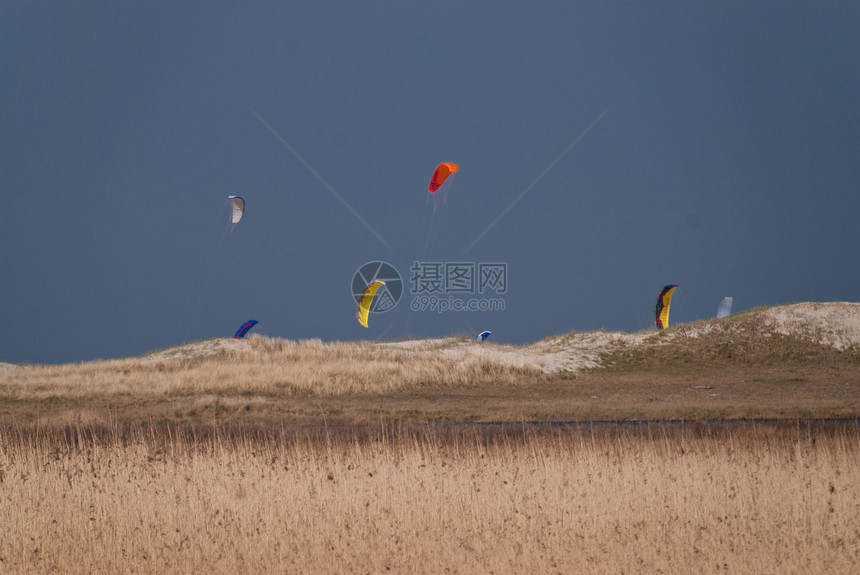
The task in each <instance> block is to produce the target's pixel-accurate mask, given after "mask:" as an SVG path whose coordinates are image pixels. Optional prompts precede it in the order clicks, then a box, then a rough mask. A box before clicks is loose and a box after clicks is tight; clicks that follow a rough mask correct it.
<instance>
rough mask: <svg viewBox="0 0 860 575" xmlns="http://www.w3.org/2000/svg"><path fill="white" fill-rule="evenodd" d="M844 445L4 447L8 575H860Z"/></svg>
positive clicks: (152, 436)
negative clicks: (369, 574)
mask: <svg viewBox="0 0 860 575" xmlns="http://www.w3.org/2000/svg"><path fill="white" fill-rule="evenodd" d="M858 486H860V428H858V427H857V426H856V425H851V426H845V425H823V424H819V425H814V426H806V425H800V424H794V425H766V426H765V425H745V424H736V425H733V426H722V427H712V426H711V427H708V426H654V425H652V426H647V427H622V428H618V427H596V428H595V427H579V428H549V427H529V426H526V427H517V426H509V427H487V426H483V427H481V426H479V427H475V426H472V427H451V426H447V427H441V426H435V427H423V426H409V425H400V426H375V427H373V426H364V427H346V428H341V427H335V428H324V427H319V428H313V429H291V428H276V427H260V426H256V427H241V426H231V427H175V426H154V427H150V426H131V427H114V428H99V427H94V428H87V427H69V428H50V429H40V430H39V429H37V430H34V429H32V428H27V429H21V428H18V429H12V428H7V429H5V430H3V431H0V525H2V528H0V529H2V537H0V571H4V572H9V573H24V572H26V573H56V572H61V573H132V572H136V573H140V572H144V573H151V572H169V573H195V574H196V573H272V572H278V573H359V572H361V573H365V572H372V573H378V572H384V571H389V570H390V571H392V572H399V573H442V572H451V573H523V572H530V573H659V572H665V573H721V572H741V573H857V572H858V570H859V569H860V522H858V517H860V487H858Z"/></svg>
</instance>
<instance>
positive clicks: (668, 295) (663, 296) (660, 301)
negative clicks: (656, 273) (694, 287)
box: [654, 285, 678, 329]
mask: <svg viewBox="0 0 860 575" xmlns="http://www.w3.org/2000/svg"><path fill="white" fill-rule="evenodd" d="M676 287H678V286H676V285H668V286H665V287H664V288H663V289H662V290H660V295H658V296H657V309H656V310H655V311H654V323H656V324H657V327H658V328H659V329H666V328H667V327H669V304H670V303H672V294H673V293H675V288H676Z"/></svg>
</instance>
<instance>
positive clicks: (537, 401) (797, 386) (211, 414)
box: [0, 304, 860, 425]
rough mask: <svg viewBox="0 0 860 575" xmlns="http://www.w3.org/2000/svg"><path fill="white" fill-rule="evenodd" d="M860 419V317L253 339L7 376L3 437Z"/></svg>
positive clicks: (826, 314)
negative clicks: (509, 334) (248, 427)
mask: <svg viewBox="0 0 860 575" xmlns="http://www.w3.org/2000/svg"><path fill="white" fill-rule="evenodd" d="M816 314H817V315H816ZM816 317H818V318H820V319H821V321H818V322H816V321H815V318H816ZM858 413H860V304H799V305H795V306H784V307H780V308H768V309H761V310H754V311H752V312H748V313H744V314H739V315H737V316H732V317H730V318H726V319H722V320H708V321H702V322H694V323H690V324H683V325H678V326H674V327H672V328H670V329H668V330H665V331H663V332H656V331H648V332H640V333H635V334H624V333H604V332H590V333H580V332H571V333H569V334H564V335H561V336H554V337H550V338H547V339H545V340H543V341H540V342H536V343H534V344H532V345H528V346H509V345H498V344H493V343H483V344H479V343H476V342H474V341H471V340H468V339H466V338H447V339H443V340H428V341H411V342H387V343H386V342H383V343H374V342H360V343H343V342H330V343H324V342H322V341H320V340H309V341H300V342H296V341H290V340H278V339H271V338H265V337H251V338H250V339H247V340H233V339H215V340H209V341H203V342H197V343H194V344H188V345H184V346H179V347H176V348H171V349H168V350H162V351H158V352H153V353H150V354H147V355H146V356H143V357H138V358H128V359H122V360H110V361H94V362H87V363H82V364H67V365H49V366H40V365H35V366H9V365H8V364H5V365H4V366H2V369H0V425H2V424H15V425H22V424H29V425H66V424H101V425H109V424H111V423H112V422H115V421H116V422H118V423H133V422H152V421H155V422H162V423H170V422H177V423H205V424H222V423H261V424H272V423H284V422H293V423H313V422H316V421H318V420H320V419H321V418H322V419H326V420H327V421H329V422H337V423H349V422H356V423H366V422H369V421H378V420H380V419H408V420H414V421H424V422H433V421H524V420H528V421H550V420H593V419H711V418H751V417H764V418H774V417H776V418H779V417H792V418H796V417H851V416H854V415H857V414H858Z"/></svg>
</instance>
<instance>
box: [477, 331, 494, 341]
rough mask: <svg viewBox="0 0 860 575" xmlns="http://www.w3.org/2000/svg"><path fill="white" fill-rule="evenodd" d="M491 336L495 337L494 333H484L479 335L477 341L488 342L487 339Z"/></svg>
mask: <svg viewBox="0 0 860 575" xmlns="http://www.w3.org/2000/svg"><path fill="white" fill-rule="evenodd" d="M491 335H493V332H491V331H482V332H481V333H479V334H478V337H476V338H475V341H486V339H487V338H488V337H490V336H491Z"/></svg>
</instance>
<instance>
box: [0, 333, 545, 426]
mask: <svg viewBox="0 0 860 575" xmlns="http://www.w3.org/2000/svg"><path fill="white" fill-rule="evenodd" d="M210 352H211V353H210ZM541 377H542V374H540V373H538V372H536V371H534V370H529V369H522V368H515V367H509V366H504V365H501V364H498V363H494V362H492V361H490V360H489V359H487V360H477V361H470V362H454V361H441V360H440V359H439V356H438V350H437V349H418V350H411V349H397V348H379V347H374V346H373V345H372V344H358V343H323V342H321V341H319V340H310V341H302V342H293V341H286V340H271V339H265V338H251V339H249V340H242V341H240V342H236V341H235V340H226V341H224V340H213V341H210V342H202V343H201V344H199V345H197V346H188V347H187V348H177V349H174V350H168V351H167V352H161V353H156V354H152V355H151V356H146V357H142V358H130V359H123V360H111V361H94V362H89V363H83V364H67V365H47V366H42V365H34V366H23V367H19V368H15V369H6V370H2V371H0V423H3V422H4V420H5V422H6V423H12V422H15V423H18V424H20V423H22V422H26V423H34V424H49V423H52V424H64V423H84V424H87V423H101V424H108V423H110V422H112V421H116V420H120V421H164V422H167V421H202V422H206V423H218V422H222V421H224V420H225V418H226V419H228V420H229V419H234V420H235V419H241V420H248V419H249V418H251V419H252V420H254V421H282V420H283V419H284V418H285V417H286V418H288V419H308V418H311V419H313V420H316V419H318V418H319V417H320V414H321V413H325V412H326V411H332V410H333V409H332V408H331V407H330V406H331V405H332V404H333V403H336V402H337V401H338V400H340V399H343V398H349V399H350V400H358V401H359V403H360V402H361V401H362V398H366V402H367V406H366V409H364V408H363V410H362V412H361V413H358V414H355V415H354V416H351V418H353V419H355V418H357V419H365V420H366V419H368V418H369V419H371V420H373V419H375V418H377V417H378V415H379V414H378V413H377V412H376V411H377V410H376V408H375V406H376V405H378V404H379V399H378V398H379V397H384V396H386V395H397V394H401V393H404V392H409V393H422V392H425V391H428V390H433V391H434V392H437V393H439V392H453V393H464V392H468V391H469V390H473V389H477V388H486V387H488V386H492V387H496V388H520V387H523V385H526V384H527V382H529V381H533V380H535V379H540V378H541ZM524 382H526V383H524ZM321 406H327V407H322V408H321ZM334 411H336V409H334ZM333 415H334V416H336V414H333Z"/></svg>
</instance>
